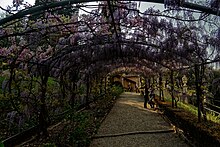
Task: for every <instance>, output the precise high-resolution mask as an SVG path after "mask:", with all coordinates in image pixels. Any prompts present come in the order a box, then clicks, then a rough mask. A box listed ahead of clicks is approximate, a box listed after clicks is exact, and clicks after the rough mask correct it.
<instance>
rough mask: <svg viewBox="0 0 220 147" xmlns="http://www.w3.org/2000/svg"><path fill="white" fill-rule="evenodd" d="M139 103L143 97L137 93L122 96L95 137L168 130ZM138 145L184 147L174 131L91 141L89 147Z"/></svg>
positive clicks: (146, 146) (168, 127)
mask: <svg viewBox="0 0 220 147" xmlns="http://www.w3.org/2000/svg"><path fill="white" fill-rule="evenodd" d="M143 103H144V102H143V97H141V96H139V95H138V94H136V93H128V92H126V93H123V94H122V95H121V96H120V98H119V99H118V100H117V102H116V103H115V105H114V107H113V108H112V110H111V112H110V113H109V114H108V116H107V117H106V119H105V120H104V122H103V123H102V125H101V127H100V128H99V130H98V133H97V136H102V135H110V134H111V135H116V134H120V133H132V132H138V131H140V132H143V131H158V130H170V129H172V127H171V126H170V125H169V124H168V123H167V122H166V121H165V120H164V119H163V118H162V117H161V116H160V114H158V113H157V112H156V111H153V110H151V109H146V108H144V107H143ZM148 108H149V106H148ZM140 146H142V147H160V146H161V147H188V145H187V144H186V143H185V142H184V141H183V140H182V139H181V138H179V137H178V135H177V134H175V133H174V132H168V133H147V134H132V135H122V136H117V137H103V138H95V139H93V141H92V143H91V145H90V147H140Z"/></svg>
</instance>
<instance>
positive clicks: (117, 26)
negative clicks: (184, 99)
mask: <svg viewBox="0 0 220 147" xmlns="http://www.w3.org/2000/svg"><path fill="white" fill-rule="evenodd" d="M152 2H153V3H152ZM152 4H157V5H159V7H156V6H153V5H152ZM0 9H1V11H0V12H1V16H0V17H1V19H0V84H1V89H0V128H1V129H0V130H1V131H0V141H3V140H7V139H8V138H10V137H12V136H14V135H16V134H19V133H21V132H24V131H29V133H30V132H32V133H33V132H38V134H41V135H47V134H48V130H47V128H48V127H49V126H51V125H54V124H57V123H58V122H62V123H63V124H64V123H72V124H73V125H76V124H77V121H79V120H80V121H82V120H84V119H85V117H86V114H81V115H80V116H78V115H75V113H76V112H77V111H78V110H80V109H82V108H87V107H93V104H94V103H96V102H97V101H101V100H103V101H102V103H105V104H106V105H107V101H109V102H111V101H112V99H115V98H117V96H118V95H119V94H120V93H121V92H122V91H123V89H122V87H119V86H117V85H114V84H113V81H112V77H114V76H115V75H121V76H122V75H125V74H128V73H132V74H136V75H138V76H140V77H141V87H140V89H141V88H143V89H144V91H145V92H146V91H147V89H148V88H149V86H150V85H151V84H153V85H154V86H155V87H158V91H160V92H159V93H160V94H159V99H160V100H162V101H166V99H165V98H164V97H165V96H164V94H163V92H161V91H168V93H170V96H171V102H172V106H173V107H177V102H178V103H180V102H179V101H181V99H177V98H176V97H177V95H178V93H182V90H183V89H184V78H183V77H186V78H187V92H186V91H185V92H186V93H185V94H186V95H189V98H188V101H190V103H191V104H189V102H188V103H187V105H194V106H195V107H196V113H197V115H198V116H197V117H198V121H199V122H200V121H203V120H207V119H209V118H205V117H206V115H204V109H205V108H206V109H207V110H210V111H209V112H208V113H210V114H212V115H213V117H215V120H216V121H218V122H220V87H219V83H220V70H219V67H220V66H219V65H220V64H219V63H220V56H219V51H220V17H219V16H220V1H219V0H143V1H118V0H108V1H93V0H36V1H35V4H34V5H31V4H29V3H27V2H26V1H24V0H14V1H13V3H12V4H10V5H9V6H8V7H7V8H3V7H0ZM185 83H186V82H185ZM161 93H162V94H161ZM164 93H165V92H164ZM204 101H205V102H204ZM106 107H107V106H106ZM102 109H105V107H103V108H102ZM102 109H100V110H98V112H99V111H101V110H102ZM99 113H101V112H99ZM99 113H98V114H99ZM207 116H208V115H207ZM93 117H94V121H95V119H97V118H98V116H93ZM76 128H77V127H75V128H74V127H72V130H71V129H70V130H71V131H72V132H74V131H73V130H74V129H76ZM65 129H66V130H68V129H69V128H65ZM65 129H63V130H62V131H63V133H64V132H65ZM78 132H80V130H78ZM87 132H88V131H87ZM66 134H68V133H66ZM70 134H71V133H70ZM74 135H75V136H77V133H75V134H74V133H72V136H74ZM18 136H19V135H18ZM70 136H71V135H70ZM78 136H79V135H78ZM24 138H25V137H24ZM71 139H72V138H71V137H70V138H69V139H66V140H71ZM71 141H72V142H74V139H72V140H71ZM81 143H82V142H81ZM75 144H77V142H75Z"/></svg>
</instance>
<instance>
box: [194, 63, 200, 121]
mask: <svg viewBox="0 0 220 147" xmlns="http://www.w3.org/2000/svg"><path fill="white" fill-rule="evenodd" d="M195 77H196V81H195V84H196V98H197V107H198V122H201V100H200V94H201V87H200V86H201V85H200V81H199V66H198V65H195Z"/></svg>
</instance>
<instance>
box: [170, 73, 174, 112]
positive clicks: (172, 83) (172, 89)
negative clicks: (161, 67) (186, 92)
mask: <svg viewBox="0 0 220 147" xmlns="http://www.w3.org/2000/svg"><path fill="white" fill-rule="evenodd" d="M170 82H171V97H172V108H174V93H173V92H174V80H173V70H171V73H170Z"/></svg>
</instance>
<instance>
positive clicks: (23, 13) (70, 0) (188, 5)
mask: <svg viewBox="0 0 220 147" xmlns="http://www.w3.org/2000/svg"><path fill="white" fill-rule="evenodd" d="M100 1H103V0H100ZM134 1H140V0H134ZM141 1H142V2H152V3H161V4H163V3H164V0H141ZM86 2H95V0H64V1H60V2H53V3H48V4H44V5H39V6H33V7H31V8H29V9H24V10H21V11H19V12H18V13H16V14H14V15H11V16H8V17H6V18H4V19H1V20H0V26H2V25H3V24H5V23H7V22H9V21H12V20H14V19H20V18H22V17H24V16H26V15H29V14H33V13H35V12H39V11H42V10H47V9H50V8H55V7H58V6H64V5H70V4H77V3H86ZM182 7H185V8H189V9H194V10H198V11H201V12H205V13H208V14H213V15H217V16H220V13H218V11H217V10H213V9H212V8H210V7H205V6H201V5H198V4H193V3H189V2H184V3H183V4H182Z"/></svg>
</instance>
